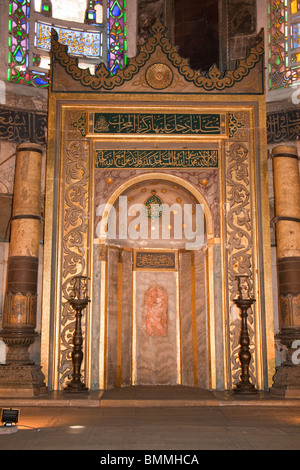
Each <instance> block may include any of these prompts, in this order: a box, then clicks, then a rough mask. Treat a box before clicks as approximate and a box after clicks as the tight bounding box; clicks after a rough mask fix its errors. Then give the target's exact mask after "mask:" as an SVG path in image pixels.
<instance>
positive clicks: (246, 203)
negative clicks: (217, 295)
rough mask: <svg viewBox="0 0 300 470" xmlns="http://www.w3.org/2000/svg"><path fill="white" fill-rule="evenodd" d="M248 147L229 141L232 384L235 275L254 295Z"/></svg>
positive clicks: (235, 373) (236, 368)
mask: <svg viewBox="0 0 300 470" xmlns="http://www.w3.org/2000/svg"><path fill="white" fill-rule="evenodd" d="M250 194H251V190H250V169H249V149H248V143H247V142H235V143H231V144H228V148H227V151H226V201H225V202H226V207H227V210H226V230H227V236H226V239H227V240H226V247H227V250H226V251H227V256H226V258H227V263H228V274H227V276H228V279H227V281H228V290H229V299H228V301H229V311H231V312H232V317H231V319H229V335H230V363H231V376H232V377H231V380H232V385H234V384H236V383H237V381H238V379H239V374H240V363H239V358H238V352H239V336H240V328H241V320H240V317H239V314H238V312H236V311H235V314H233V312H234V310H233V307H232V303H233V299H235V298H236V297H238V285H237V280H236V276H237V275H241V274H243V275H246V276H249V284H250V291H249V294H250V295H253V292H254V291H253V234H252V223H251V198H250ZM253 308H255V307H252V308H251V309H249V311H248V330H249V336H250V352H251V355H252V360H251V363H250V370H249V372H250V376H251V379H252V381H253V382H254V384H255V368H256V365H255V354H254V351H255V325H254V313H253Z"/></svg>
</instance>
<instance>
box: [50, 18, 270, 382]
mask: <svg viewBox="0 0 300 470" xmlns="http://www.w3.org/2000/svg"><path fill="white" fill-rule="evenodd" d="M262 44H263V34H262V33H260V34H259V37H258V43H257V45H256V46H254V47H253V48H252V49H251V51H250V53H249V56H248V57H247V59H246V60H245V61H241V63H240V65H239V67H238V68H237V69H236V70H235V71H233V72H227V73H226V74H225V76H224V77H223V78H222V77H221V75H220V74H219V72H218V71H217V70H215V69H214V68H212V69H211V70H210V72H209V75H208V76H207V77H204V76H202V75H201V73H200V72H191V70H190V69H189V67H188V65H187V63H186V61H184V60H183V59H180V58H179V56H178V54H177V52H176V50H175V49H174V48H173V47H172V46H171V45H170V44H169V42H168V40H167V38H165V36H164V29H163V28H162V26H161V25H160V24H156V25H155V26H154V36H153V38H150V39H149V42H148V43H147V44H146V45H145V46H144V47H143V50H142V51H141V52H140V55H138V56H137V57H136V58H135V59H132V60H131V61H130V64H129V67H128V70H127V71H126V70H125V71H124V72H122V73H121V74H119V75H118V76H116V77H110V76H109V75H108V74H107V73H106V72H105V71H104V69H103V67H102V69H101V70H100V71H99V74H98V75H97V77H96V78H95V79H94V78H91V77H90V76H89V73H88V72H87V71H81V72H80V69H78V67H77V64H76V63H75V62H76V61H75V62H74V59H73V58H70V57H68V55H67V53H66V48H65V47H64V46H62V45H60V44H59V43H58V42H57V40H56V39H55V34H53V37H52V85H51V88H50V90H49V116H48V148H47V169H46V203H45V236H44V265H43V298H42V326H41V365H42V367H43V372H44V374H45V377H46V381H47V384H48V387H49V389H50V390H59V389H60V388H62V386H63V384H64V381H65V380H66V379H67V376H68V373H69V369H68V354H69V350H68V345H67V341H66V335H70V331H71V326H72V321H71V318H70V315H69V312H68V311H67V309H66V303H67V293H68V280H69V279H71V277H72V275H75V274H76V273H77V269H81V271H82V272H83V273H84V274H86V275H87V276H89V277H90V278H91V279H93V262H94V252H93V250H94V246H95V244H97V243H99V244H100V243H102V242H103V240H100V239H96V240H95V239H94V168H95V161H94V158H95V149H96V147H97V146H99V145H102V144H103V145H104V146H106V147H105V148H110V147H111V146H116V148H123V147H124V148H129V147H132V146H133V144H134V145H137V146H140V147H141V146H145V147H146V148H149V149H152V148H159V147H162V146H170V147H172V146H173V148H174V147H175V148H178V149H183V148H186V147H188V148H189V147H190V148H193V149H195V148H197V146H202V145H204V144H207V145H208V146H209V145H216V148H217V149H218V151H219V156H220V158H219V169H218V172H219V188H220V189H219V195H218V196H219V201H220V210H219V217H220V233H219V234H218V235H217V236H216V235H215V233H214V225H213V218H212V213H211V208H210V206H209V204H208V203H207V201H206V199H205V198H204V197H203V195H202V192H201V189H200V187H198V186H197V185H196V184H191V183H190V182H188V181H187V180H186V179H185V178H184V176H183V177H178V176H175V175H174V174H173V169H171V168H167V169H165V170H164V171H161V169H157V170H154V171H152V170H146V169H144V170H143V169H140V170H141V171H143V173H142V174H139V175H136V176H134V177H131V178H129V179H128V180H127V181H126V183H123V184H120V185H119V187H118V188H117V189H115V190H114V191H113V193H111V194H110V195H109V196H108V198H107V201H106V203H107V204H111V203H113V202H114V200H115V199H116V198H117V197H118V195H120V194H121V193H122V192H123V191H124V190H125V189H126V188H128V187H129V186H130V185H131V184H134V183H136V182H138V181H142V180H143V179H148V178H151V177H155V178H157V179H168V180H170V181H176V182H178V183H179V184H180V185H182V186H184V187H186V188H187V189H188V190H189V191H190V192H191V193H192V194H193V195H194V196H195V197H196V199H197V200H198V201H199V202H200V203H203V204H204V207H205V215H206V223H207V247H208V251H207V258H206V259H207V270H206V272H207V311H208V332H209V370H210V384H209V386H210V388H213V389H215V388H216V389H218V388H225V389H230V388H232V386H233V384H234V380H235V379H236V374H237V370H236V364H234V361H235V360H236V355H237V351H236V348H235V345H234V344H233V342H232V336H233V334H234V336H235V338H236V336H237V335H236V331H237V328H238V326H237V325H238V323H235V324H234V322H233V321H232V318H231V307H232V297H233V295H235V293H236V290H235V287H234V283H233V280H232V276H233V274H234V272H236V273H237V272H240V271H235V269H241V265H239V262H237V268H236V267H235V266H234V265H233V264H232V263H233V260H234V256H235V255H236V257H237V258H238V257H239V256H241V252H240V251H239V250H238V249H237V248H234V246H233V245H232V246H230V243H229V245H228V242H229V241H230V230H232V222H234V224H235V225H236V217H237V216H236V214H237V211H239V210H240V209H241V206H239V204H238V202H237V200H236V199H235V200H234V199H232V195H233V194H234V191H235V190H236V189H237V186H238V183H239V182H241V183H243V184H244V192H245V194H246V193H247V197H248V199H247V205H246V206H245V212H244V213H247V216H248V217H249V220H250V222H249V223H246V222H245V223H244V222H243V221H242V222H241V223H243V224H244V227H243V228H245V227H246V229H245V230H244V233H245V236H246V237H248V239H249V240H251V243H252V244H251V246H250V243H249V242H247V246H246V251H247V250H248V251H247V256H248V259H249V262H250V271H249V272H250V274H251V280H252V283H253V295H254V296H255V298H256V305H255V308H254V310H253V312H252V313H253V314H252V315H251V319H252V320H253V322H254V323H253V325H254V329H253V332H252V333H253V334H252V336H251V340H252V342H253V345H254V346H253V347H254V356H255V357H254V365H253V367H254V368H253V373H254V375H255V380H256V384H257V386H258V388H260V389H268V387H270V385H271V380H272V376H273V374H274V371H275V349H274V321H273V295H272V272H271V243H270V229H269V195H268V171H267V140H266V128H265V127H266V104H265V96H264V94H263V92H262V80H261V79H262V77H263V73H262V70H263V66H262V64H263V46H262ZM157 54H159V57H160V59H159V60H160V62H162V61H163V62H165V65H166V68H171V69H172V70H173V72H174V76H175V75H176V77H177V78H176V80H177V81H176V80H175V81H174V86H173V85H172V87H170V88H169V89H167V92H166V93H165V90H162V91H163V92H159V91H155V90H153V88H151V87H149V86H148V88H147V87H146V88H145V86H144V85H143V86H141V83H142V81H143V80H142V78H143V77H144V75H145V71H147V69H146V67H147V65H149V64H150V66H152V65H153V64H154V63H155V60H156V55H157ZM79 72H80V73H79ZM127 72H128V73H127ZM78 73H79V75H80V77H79V75H78ZM101 74H102V75H101ZM191 74H192V75H191ZM78 77H79V78H78ZM189 77H192V79H191V80H189ZM86 80H87V81H86ZM178 80H179V81H181V82H183V83H185V87H184V88H182V86H181V85H182V84H180V86H178V89H176V83H177V84H179V81H178ZM256 85H257V88H256ZM258 85H259V86H258ZM99 87H100V88H101V92H99V89H100V88H99ZM112 89H113V91H110V90H112ZM68 90H69V91H68ZM182 90H185V91H182ZM247 93H249V94H247ZM99 110H100V111H101V112H115V111H116V110H117V111H118V112H121V111H122V110H124V111H126V112H129V113H130V112H131V113H134V112H140V111H143V112H144V111H145V110H147V111H149V112H153V113H159V112H165V113H170V112H174V113H176V112H182V113H196V112H199V113H200V112H202V113H203V112H206V111H207V112H220V113H228V115H229V113H234V114H235V116H236V120H237V127H236V129H234V132H233V133H232V134H233V135H230V129H229V123H228V122H227V123H226V136H225V135H219V136H213V137H209V136H203V135H202V136H199V137H198V136H189V137H188V138H186V137H185V136H183V135H180V134H176V135H172V136H166V135H148V136H147V135H141V136H138V137H137V136H136V135H119V134H111V135H101V136H99V135H94V134H89V132H88V119H86V117H87V116H88V115H89V114H90V113H93V112H96V111H97V112H99ZM70 113H73V114H74V115H80V116H81V122H80V126H78V127H77V128H74V127H73V128H71V127H70V126H69V121H68V119H69V116H70ZM242 115H243V116H247V117H248V123H247V125H246V126H244V124H243V122H242V119H241V121H240V122H238V121H239V119H240V117H241V116H242ZM84 120H85V126H84V125H83V124H82V122H84ZM239 124H240V125H239ZM79 149H81V151H80V152H81V153H80V152H79ZM72 152H73V153H72ZM74 152H75V153H74ZM238 155H240V156H242V158H243V161H242V162H239V161H238V160H236V162H235V164H236V166H235V167H234V165H233V162H234V159H235V157H237V156H238ZM73 157H74V158H73ZM75 157H76V158H77V159H76V158H75ZM72 158H73V160H72ZM67 159H71V160H72V162H73V164H74V166H73V167H71V166H69V167H68V168H67V165H66V162H67V161H68V160H67ZM240 163H242V165H241V168H243V171H244V173H239V171H238V168H239V165H240ZM181 170H182V173H185V169H181ZM101 171H102V170H101ZM114 171H116V170H114V169H112V172H114ZM177 171H178V168H177ZM75 187H76V191H79V192H78V193H76V191H75V189H74V188H75ZM73 189H74V192H73V194H72V196H76V195H80V197H81V198H79V199H80V202H78V200H79V199H76V197H73V202H72V204H71V203H70V199H68V198H67V195H70V192H71V191H72V190H73ZM80 190H82V191H83V193H80ZM235 194H237V193H235ZM78 197H79V196H78ZM234 210H236V212H235V214H234V215H232V211H234ZM70 214H71V216H73V217H71V216H70ZM67 216H68V217H69V218H67ZM230 217H231V219H230ZM81 222H82V224H81ZM87 222H88V223H87ZM72 224H73V225H74V227H75V228H76V229H77V235H78V227H79V226H80V224H81V225H82V227H84V228H82V227H81V228H82V230H81V238H80V241H76V240H75V238H72V237H71V238H70V230H69V231H68V229H70V227H71V228H72ZM84 224H85V225H84ZM235 228H236V227H235ZM75 231H76V230H75ZM72 234H74V232H72ZM240 241H241V240H240ZM104 242H105V240H104ZM67 250H69V252H70V253H69V256H70V257H72V256H73V257H74V259H77V260H78V261H79V265H80V266H79V268H77V267H76V266H77V265H76V264H75V262H74V263H73V264H72V263H70V262H69V264H68V263H66V252H67ZM230 250H233V252H230ZM218 256H220V263H219V265H218V269H219V271H217V270H216V264H215V263H216V259H217V257H218ZM69 261H70V260H69ZM66 266H67V267H66ZM100 266H101V268H100V270H101V273H100V276H101V302H100V327H101V331H100V348H99V353H98V355H99V358H98V364H99V385H100V387H103V386H104V384H105V383H106V382H105V376H106V366H105V357H106V335H105V329H106V326H105V325H106V310H107V299H106V286H107V282H108V278H107V276H108V274H107V262H106V260H105V259H103V260H101V262H100ZM242 268H243V269H244V267H243V266H242ZM216 275H217V277H218V276H219V278H220V284H221V291H218V292H217V291H216V282H215V276H216ZM134 276H135V272H133V281H134ZM92 286H93V283H92V282H91V289H90V297H91V299H92V300H93V290H92V289H93V287H92ZM177 302H179V300H178V299H177ZM92 306H93V302H91V303H90V305H89V308H88V310H87V313H86V317H85V323H84V339H85V343H84V351H85V361H84V367H83V372H84V380H85V383H86V384H87V385H88V386H90V385H91V382H92V379H91V375H92V359H94V358H92V341H91V338H92V322H91V319H92ZM62 308H63V309H64V315H62ZM134 312H135V309H134V305H133V316H134V315H135V313H134ZM133 320H134V319H133ZM217 332H218V336H217V335H216V333H217ZM220 338H221V340H220ZM63 341H64V346H63V347H62V342H63ZM132 347H133V348H134V347H135V345H134V341H133V342H132ZM62 352H63V354H64V356H63V357H64V360H63V361H62ZM219 355H222V357H221V358H220V357H219ZM217 356H218V357H217ZM178 360H179V359H178ZM132 383H134V377H132Z"/></svg>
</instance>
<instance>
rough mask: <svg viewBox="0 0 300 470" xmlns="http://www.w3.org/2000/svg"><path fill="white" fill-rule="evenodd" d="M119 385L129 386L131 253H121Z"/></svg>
mask: <svg viewBox="0 0 300 470" xmlns="http://www.w3.org/2000/svg"><path fill="white" fill-rule="evenodd" d="M121 335H122V338H121V385H122V386H126V385H127V386H128V385H131V341H132V253H131V252H130V251H123V252H122V333H121Z"/></svg>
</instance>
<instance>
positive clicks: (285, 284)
mask: <svg viewBox="0 0 300 470" xmlns="http://www.w3.org/2000/svg"><path fill="white" fill-rule="evenodd" d="M273 173H274V195H275V215H276V217H275V223H276V240H277V270H278V291H279V292H278V295H279V329H280V331H279V334H278V335H277V337H278V338H279V339H280V341H281V343H282V344H283V345H284V346H285V347H286V350H287V357H286V360H285V362H283V364H281V366H279V367H277V368H276V373H275V376H274V378H273V380H274V383H273V386H272V389H271V393H272V394H276V395H280V396H285V397H298V398H300V364H298V362H299V361H298V360H296V358H297V355H296V354H295V353H296V348H297V349H299V346H300V181H299V164H298V155H297V148H296V147H294V146H290V145H280V146H278V147H275V148H274V149H273Z"/></svg>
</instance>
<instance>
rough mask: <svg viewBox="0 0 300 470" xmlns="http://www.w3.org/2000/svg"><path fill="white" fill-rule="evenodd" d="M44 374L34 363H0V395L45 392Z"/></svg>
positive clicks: (18, 395) (25, 395)
mask: <svg viewBox="0 0 300 470" xmlns="http://www.w3.org/2000/svg"><path fill="white" fill-rule="evenodd" d="M44 380H45V376H44V374H43V372H42V371H41V367H40V366H38V365H36V364H0V397H9V398H12V397H36V396H39V395H45V394H47V387H46V384H45V382H44Z"/></svg>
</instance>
